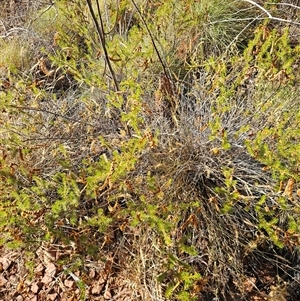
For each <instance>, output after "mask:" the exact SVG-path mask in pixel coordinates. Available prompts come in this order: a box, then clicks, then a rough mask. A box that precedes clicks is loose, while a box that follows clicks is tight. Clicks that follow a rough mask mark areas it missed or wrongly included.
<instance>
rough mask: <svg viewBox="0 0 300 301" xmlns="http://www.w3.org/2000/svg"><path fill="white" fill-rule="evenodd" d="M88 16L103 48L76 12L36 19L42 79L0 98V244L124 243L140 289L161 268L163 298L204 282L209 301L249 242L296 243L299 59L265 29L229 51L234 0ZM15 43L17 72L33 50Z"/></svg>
mask: <svg viewBox="0 0 300 301" xmlns="http://www.w3.org/2000/svg"><path fill="white" fill-rule="evenodd" d="M116 3H117V2H116ZM134 3H135V2H134ZM95 4H96V2H93V5H94V6H93V7H94V9H95V14H96V18H97V20H98V21H99V23H100V16H99V13H100V14H101V18H102V22H103V29H104V36H101V32H97V30H96V29H95V25H94V23H93V20H92V18H91V15H90V13H89V10H88V8H87V6H86V1H82V0H78V1H76V0H74V1H59V2H58V3H56V4H55V9H54V8H50V9H49V10H45V11H43V10H41V11H39V12H38V13H37V16H36V18H35V19H34V21H33V22H32V25H33V28H34V30H36V31H37V32H39V34H40V35H43V36H46V37H48V39H49V41H47V43H46V45H45V47H44V49H43V50H41V51H43V52H44V53H45V54H46V55H47V60H49V61H48V63H49V64H50V65H51V66H52V67H53V68H54V69H53V70H51V72H52V73H51V74H54V75H53V77H51V76H49V75H47V74H44V76H43V78H42V81H44V82H47V81H48V86H43V85H41V84H39V83H40V78H35V73H31V74H29V76H28V77H24V78H22V79H16V78H14V77H13V76H11V78H9V81H10V82H9V83H7V82H4V81H3V87H2V86H1V87H2V88H1V91H0V96H1V97H0V99H1V100H0V108H1V114H2V115H3V116H1V117H2V118H1V129H0V144H1V149H0V151H1V154H0V167H1V169H0V179H1V182H0V192H1V196H0V199H1V204H0V230H1V232H0V233H1V234H0V240H1V241H0V242H1V244H6V245H8V246H23V247H26V248H29V249H30V248H31V249H34V246H36V245H38V246H39V245H40V244H41V243H42V242H44V241H49V242H53V241H55V242H57V243H58V244H59V243H64V244H65V245H71V246H72V248H73V249H74V252H77V254H76V255H78V256H80V257H82V258H84V256H85V255H86V254H89V255H90V256H95V258H96V257H97V256H99V257H102V256H106V254H105V253H104V252H105V247H106V246H110V244H112V245H113V244H115V245H113V246H114V247H115V246H116V245H117V244H118V243H119V241H120V240H119V239H118V238H116V237H117V235H118V233H119V232H121V234H122V235H123V237H124V240H122V243H123V242H124V241H127V240H128V241H130V242H131V243H132V248H133V250H131V251H130V252H129V253H130V254H134V256H132V258H134V260H136V261H138V260H139V259H140V261H141V264H140V265H137V266H138V267H135V268H136V269H138V268H140V266H142V267H144V268H145V269H146V267H148V270H146V271H144V272H141V271H140V275H143V277H144V276H145V275H146V273H148V272H149V270H151V269H152V265H153V264H155V262H156V261H159V270H155V271H153V275H154V276H153V279H154V278H155V281H159V282H160V284H161V285H162V286H164V287H165V288H166V289H165V292H164V297H162V298H167V299H170V300H197V297H198V294H199V293H200V291H201V290H202V289H203V288H204V286H205V284H206V283H207V282H209V281H210V280H211V279H213V283H214V284H215V285H216V288H215V291H216V292H217V293H220V294H221V293H222V292H223V291H224V290H225V289H226V287H227V285H228V281H229V280H228V278H230V277H231V278H230V281H231V280H232V282H233V283H241V285H242V280H241V279H240V275H239V274H238V273H240V271H241V270H242V269H243V263H242V262H241V261H239V260H240V259H241V257H243V256H244V254H243V250H244V249H243V248H244V247H245V246H247V244H248V245H250V244H251V243H252V240H253V239H254V238H253V237H250V238H248V237H247V238H245V237H242V235H243V233H245V231H246V230H247V231H249V233H254V232H255V233H256V231H259V232H260V234H261V235H262V233H264V234H263V235H264V237H265V239H266V240H268V242H269V243H270V244H274V245H276V246H278V247H280V248H281V247H284V246H288V247H294V245H296V243H297V237H299V231H300V229H299V227H298V226H297V225H299V209H297V206H294V205H295V204H294V202H298V201H297V199H296V195H297V193H299V190H298V191H297V189H298V186H297V185H299V180H300V179H299V170H298V166H299V163H300V155H299V154H300V146H299V135H300V132H299V121H300V115H299V110H298V107H299V106H298V101H297V100H298V97H299V88H298V86H299V85H296V83H299V76H298V75H297V73H296V71H295V64H296V63H297V61H298V60H299V47H292V46H291V45H290V43H289V32H288V30H285V29H284V30H283V31H282V32H280V31H279V30H275V29H273V30H270V29H269V27H268V24H267V23H263V24H260V25H258V26H257V28H256V30H255V34H254V37H253V39H250V38H248V36H247V35H245V36H244V37H243V39H244V38H246V37H247V38H248V40H247V42H249V43H248V46H246V43H244V40H243V41H242V42H241V41H240V42H238V41H236V39H238V37H240V34H241V35H242V32H244V31H243V29H244V28H245V24H244V20H243V21H241V22H240V23H238V22H237V21H230V20H233V18H236V19H237V20H238V19H239V18H242V16H243V15H244V14H247V13H246V12H247V10H244V4H243V5H241V4H238V6H237V7H236V6H235V5H236V4H237V2H236V1H192V0H191V1H190V0H182V1H173V0H168V1H164V2H161V1H151V2H149V3H148V4H147V5H144V2H143V1H136V6H134V5H133V1H120V3H119V4H120V5H119V6H118V7H117V6H116V5H115V3H112V4H111V5H108V4H106V3H101V5H102V6H101V7H100V11H97V6H96V5H95ZM137 9H138V11H137ZM252 13H253V14H255V11H251V14H252ZM249 14H250V12H249ZM126 16H129V17H130V18H131V20H132V23H128V22H129V21H128V20H127V19H126ZM126 22H127V23H126ZM233 23H234V26H233V27H232V25H233ZM101 37H102V38H103V37H104V38H105V39H104V40H105V41H104V44H101V43H100V41H99V38H101ZM12 41H13V43H12V44H11V45H10V44H9V43H8V42H7V41H5V40H3V41H0V43H1V44H2V46H3V48H2V49H3V56H1V58H0V60H1V61H0V63H1V65H4V66H7V67H8V68H9V69H10V70H12V71H20V70H23V69H24V68H28V66H29V63H30V61H29V58H30V54H28V49H29V48H30V47H29V46H28V45H27V46H26V45H24V53H23V52H22V51H21V50H20V49H23V48H22V47H21V46H20V44H19V43H20V41H18V40H17V39H14V40H12ZM14 43H17V46H15V47H13V45H14ZM49 45H51V47H49ZM103 46H104V47H103ZM231 46H234V47H233V48H234V49H235V50H236V51H235V52H234V53H233V52H229V51H227V50H229V49H231ZM20 47H21V48H20ZM241 48H245V49H244V51H241V52H239V51H238V50H237V49H241ZM224 51H225V54H226V55H224ZM14 52H15V54H16V55H14V56H11V53H14ZM105 52H107V56H106V53H105ZM1 54H2V53H1ZM180 70H184V72H183V73H180V72H179V71H180ZM179 73H180V74H179ZM182 74H184V76H185V77H184V80H185V82H182V81H181V80H182V79H183V76H181V75H182ZM56 75H57V77H60V76H65V77H66V78H68V79H69V85H68V87H67V88H61V89H58V88H55V84H56V81H57V80H58V78H57V77H55V76H56ZM177 75H178V77H177ZM179 75H180V76H179ZM166 79H167V80H169V82H168V81H167V80H166ZM172 89H173V90H172ZM168 101H169V102H168ZM171 102H173V103H176V105H177V106H176V110H174V112H173V113H174V114H176V118H177V123H176V124H175V123H174V122H172V119H171V118H170V115H168V109H169V106H170V104H171ZM172 117H173V116H172ZM122 200H123V201H124V200H125V201H126V205H125V206H124V208H123V207H122V206H121V203H120V201H122ZM270 201H271V203H272V204H271V205H270ZM125 207H126V208H125ZM244 216H245V219H244ZM250 219H251V220H250ZM239 227H240V228H239ZM245 229H246V230H245ZM239 231H241V233H242V234H240V233H239ZM243 231H244V232H243ZM149 233H150V234H151V237H150V238H149V237H148V236H147V235H148V234H149ZM199 233H200V234H199ZM142 239H144V240H145V241H143V244H141V240H142ZM151 243H153V245H152V244H151ZM74 246H75V247H74ZM118 248H119V246H117V247H116V248H115V249H118ZM154 248H155V250H154ZM155 252H157V253H155ZM201 252H204V254H205V255H203V256H206V259H205V260H206V262H205V264H203V261H204V259H203V261H202V259H199V254H200V253H201ZM144 254H147V256H149V258H145V257H144ZM153 254H159V256H158V257H157V256H156V255H155V256H156V257H155V256H154V255H153ZM200 255H201V256H202V253H201V254H200ZM151 256H153V257H151ZM245 256H246V255H245ZM75 257H76V256H74V258H75ZM70 260H71V261H72V258H70ZM197 260H199V261H198V262H196V261H197ZM193 262H196V263H195V264H193ZM128 264H129V263H128ZM225 264H228V265H230V268H228V269H227V268H223V266H222V265H225ZM200 265H203V266H205V268H202V270H201V269H200V268H199V266H200ZM220 266H222V268H221V267H220ZM149 267H150V268H149ZM206 267H207V269H206ZM219 267H220V271H216V269H217V268H219ZM228 271H230V273H231V274H230V275H229V276H228V273H229V272H228ZM219 272H220V275H219V274H218V273H219ZM143 273H145V274H143ZM208 273H209V275H208ZM143 277H138V278H143ZM144 284H146V283H144ZM203 291H204V289H203ZM241 291H242V289H241ZM217 293H216V294H217Z"/></svg>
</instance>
